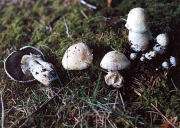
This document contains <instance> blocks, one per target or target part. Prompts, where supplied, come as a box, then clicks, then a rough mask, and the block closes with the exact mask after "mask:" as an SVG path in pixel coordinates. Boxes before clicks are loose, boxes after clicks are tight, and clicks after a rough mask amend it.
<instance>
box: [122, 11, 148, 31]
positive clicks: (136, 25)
mask: <svg viewBox="0 0 180 128" xmlns="http://www.w3.org/2000/svg"><path fill="white" fill-rule="evenodd" d="M146 20H147V18H146V12H145V10H144V9H143V8H133V9H131V10H130V12H129V13H128V17H127V22H126V24H125V26H126V28H127V29H128V30H129V31H133V32H137V33H144V32H146V31H148V27H147V23H146Z"/></svg>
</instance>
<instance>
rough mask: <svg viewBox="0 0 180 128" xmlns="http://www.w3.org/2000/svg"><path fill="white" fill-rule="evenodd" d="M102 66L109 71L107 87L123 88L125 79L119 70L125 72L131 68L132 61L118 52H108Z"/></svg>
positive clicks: (106, 78)
mask: <svg viewBox="0 0 180 128" xmlns="http://www.w3.org/2000/svg"><path fill="white" fill-rule="evenodd" d="M100 66H101V67H102V68H104V69H106V70H108V74H107V75H106V76H105V82H106V84H107V85H112V86H113V87H115V88H120V87H122V86H123V81H124V78H123V76H122V75H121V74H120V73H119V72H118V70H123V69H126V68H128V67H129V66H130V61H129V60H128V58H127V57H126V56H125V55H124V54H123V53H121V52H118V51H110V52H108V53H107V54H105V56H104V57H103V59H102V61H101V63H100Z"/></svg>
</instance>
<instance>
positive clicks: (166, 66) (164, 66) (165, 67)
mask: <svg viewBox="0 0 180 128" xmlns="http://www.w3.org/2000/svg"><path fill="white" fill-rule="evenodd" d="M162 67H163V68H164V69H166V70H168V69H169V63H168V62H167V61H164V62H163V63H162Z"/></svg>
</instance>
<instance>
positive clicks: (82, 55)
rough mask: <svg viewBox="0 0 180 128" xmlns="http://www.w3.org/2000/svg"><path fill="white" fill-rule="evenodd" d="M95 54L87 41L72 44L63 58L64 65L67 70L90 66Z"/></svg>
mask: <svg viewBox="0 0 180 128" xmlns="http://www.w3.org/2000/svg"><path fill="white" fill-rule="evenodd" d="M92 61H93V54H92V53H91V50H90V49H89V47H88V46H87V45H86V44H85V43H77V44H74V45H72V46H70V47H69V48H68V49H67V50H66V52H65V54H64V56H63V59H62V65H63V67H64V68H65V69H67V70H83V69H86V68H88V67H89V66H90V64H91V63H92Z"/></svg>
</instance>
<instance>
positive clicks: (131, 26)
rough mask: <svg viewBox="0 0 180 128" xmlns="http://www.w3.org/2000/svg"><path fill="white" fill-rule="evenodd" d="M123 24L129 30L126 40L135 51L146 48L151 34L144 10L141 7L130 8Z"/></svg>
mask: <svg viewBox="0 0 180 128" xmlns="http://www.w3.org/2000/svg"><path fill="white" fill-rule="evenodd" d="M125 26H126V28H127V29H128V30H129V36H128V40H129V41H130V43H131V48H132V49H133V50H134V51H136V52H139V51H144V50H146V49H147V48H148V45H149V40H151V39H152V36H151V32H150V31H149V28H148V25H147V16H146V12H145V10H144V9H143V8H133V9H132V10H130V12H129V14H128V17H127V22H126V24H125Z"/></svg>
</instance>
